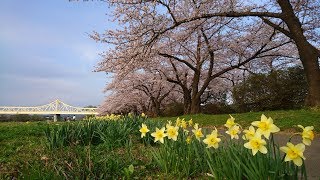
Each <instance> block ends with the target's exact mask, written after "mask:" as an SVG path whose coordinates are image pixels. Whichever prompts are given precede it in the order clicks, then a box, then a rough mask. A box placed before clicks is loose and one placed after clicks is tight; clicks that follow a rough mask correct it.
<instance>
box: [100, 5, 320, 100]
mask: <svg viewBox="0 0 320 180" xmlns="http://www.w3.org/2000/svg"><path fill="white" fill-rule="evenodd" d="M128 2H129V3H128ZM110 3H111V4H113V5H115V7H116V10H115V17H116V19H117V20H119V21H120V22H121V23H123V24H125V27H124V29H122V30H119V31H109V32H107V33H106V34H104V35H103V36H99V35H98V34H96V35H95V38H97V39H100V40H101V39H102V40H107V39H108V40H107V41H109V40H111V41H112V40H114V41H113V42H117V41H118V42H117V43H116V44H121V43H126V42H135V43H136V45H137V46H135V47H139V48H137V49H135V48H134V49H132V51H134V52H135V53H136V57H137V58H135V60H134V61H133V62H135V63H138V62H139V61H137V60H136V59H139V58H141V57H139V56H140V55H141V54H148V53H149V51H150V49H148V48H146V45H148V46H152V45H153V44H155V43H158V42H159V41H162V39H163V37H164V36H167V35H168V34H170V32H171V33H172V32H177V31H179V30H184V28H183V27H186V26H188V27H189V29H195V28H196V27H198V26H199V24H202V23H206V22H208V21H213V20H216V19H219V18H228V19H235V20H236V21H237V22H238V23H248V22H250V21H259V22H263V23H264V24H265V25H267V26H269V27H271V28H273V29H274V30H276V32H280V33H281V35H282V38H283V39H287V40H289V41H291V42H292V43H293V44H294V45H295V51H296V52H294V51H292V54H295V53H297V54H299V58H300V61H301V63H302V65H303V67H304V70H305V73H306V77H307V81H308V85H309V89H308V98H307V100H306V103H307V105H310V106H318V105H320V68H319V57H320V50H319V42H320V35H319V34H320V33H319V27H320V24H319V19H320V11H319V9H320V1H319V0H261V1H241V0H222V1H197V2H196V1H174V0H157V1H156V0H155V1H121V0H112V1H110ZM256 24H257V25H258V26H259V23H256ZM251 25H252V24H251ZM128 32H131V33H132V34H135V35H136V36H131V37H129V36H130V33H129V34H128V35H125V33H128ZM253 32H254V31H253ZM254 33H255V32H254ZM266 33H267V32H266ZM269 33H272V32H269ZM132 34H131V35H132ZM252 35H254V34H252ZM120 39H122V40H120ZM138 39H140V40H138ZM276 39H277V38H274V39H272V41H274V40H276ZM125 48H127V47H125ZM137 50H138V51H137ZM137 52H140V53H137ZM280 60H281V59H280ZM141 61H142V59H140V62H141ZM129 62H131V61H129Z"/></svg>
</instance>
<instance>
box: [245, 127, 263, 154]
mask: <svg viewBox="0 0 320 180" xmlns="http://www.w3.org/2000/svg"><path fill="white" fill-rule="evenodd" d="M266 144H267V143H266V141H265V140H264V139H261V134H260V133H259V132H256V133H255V135H254V136H253V137H252V138H251V139H250V140H249V142H247V143H245V144H244V147H245V148H248V149H251V150H252V154H253V155H256V154H257V152H258V151H260V152H261V153H262V154H266V153H267V152H268V150H267V148H266V147H265V145H266Z"/></svg>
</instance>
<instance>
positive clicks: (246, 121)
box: [153, 109, 320, 133]
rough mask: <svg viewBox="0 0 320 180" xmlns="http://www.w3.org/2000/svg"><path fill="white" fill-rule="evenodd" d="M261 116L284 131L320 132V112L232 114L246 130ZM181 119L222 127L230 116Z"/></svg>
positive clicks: (173, 118) (201, 115) (171, 118)
mask: <svg viewBox="0 0 320 180" xmlns="http://www.w3.org/2000/svg"><path fill="white" fill-rule="evenodd" d="M261 114H265V115H266V116H267V117H271V118H272V119H273V121H274V124H276V125H277V126H278V127H279V128H280V129H281V130H282V131H284V130H285V131H292V130H294V129H295V128H294V127H293V126H294V125H299V124H300V125H302V126H314V128H315V131H316V132H317V133H319V132H320V110H305V109H301V110H286V111H285V110H280V111H264V112H248V113H241V114H231V115H232V116H233V117H234V118H235V119H236V122H238V123H239V124H240V125H242V126H243V127H244V128H245V127H247V126H249V125H250V123H251V122H252V121H259V120H260V117H261ZM180 118H185V119H186V120H189V119H190V118H192V119H193V121H194V122H197V123H199V124H200V125H203V126H216V127H222V126H223V124H224V123H225V122H226V120H227V119H228V118H229V115H228V114H219V115H209V114H195V115H184V116H180ZM153 119H154V120H160V121H167V120H171V121H175V120H176V119H177V117H159V118H153Z"/></svg>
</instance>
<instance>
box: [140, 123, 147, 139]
mask: <svg viewBox="0 0 320 180" xmlns="http://www.w3.org/2000/svg"><path fill="white" fill-rule="evenodd" d="M139 131H140V132H141V138H143V137H144V136H146V133H147V132H149V129H148V127H147V125H145V124H143V123H142V125H141V129H140V130H139Z"/></svg>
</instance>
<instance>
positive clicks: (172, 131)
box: [139, 118, 221, 148]
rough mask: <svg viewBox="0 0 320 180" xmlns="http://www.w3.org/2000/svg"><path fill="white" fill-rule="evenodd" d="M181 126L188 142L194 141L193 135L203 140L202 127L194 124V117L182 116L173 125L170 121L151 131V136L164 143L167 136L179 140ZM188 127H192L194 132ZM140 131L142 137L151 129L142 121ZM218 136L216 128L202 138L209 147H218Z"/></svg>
mask: <svg viewBox="0 0 320 180" xmlns="http://www.w3.org/2000/svg"><path fill="white" fill-rule="evenodd" d="M180 128H181V129H183V132H184V134H185V135H186V136H185V137H186V139H185V141H186V143H187V144H190V143H191V142H192V137H193V136H194V137H195V138H196V139H197V140H198V141H199V142H201V138H203V137H204V135H203V133H202V128H199V124H198V123H195V124H194V123H193V120H192V119H190V120H189V121H186V120H185V119H180V118H177V120H176V122H175V124H174V125H172V122H171V121H169V122H168V123H167V124H166V126H165V127H162V128H161V129H159V128H156V130H155V132H153V133H151V136H152V137H154V142H157V141H159V142H160V143H164V138H165V137H167V138H168V139H171V140H173V141H177V139H178V135H179V129H180ZM188 129H192V130H191V132H192V133H191V132H190V131H189V130H188ZM139 131H140V132H141V138H143V137H145V136H146V133H148V132H149V129H148V127H147V126H146V125H145V124H144V123H142V125H141V128H140V130H139ZM218 136H219V135H218V131H217V129H215V130H213V131H212V132H211V134H209V135H207V136H206V138H205V139H203V140H202V142H203V143H205V144H207V148H210V147H213V148H218V147H219V142H220V141H221V139H220V138H219V137H218Z"/></svg>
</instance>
